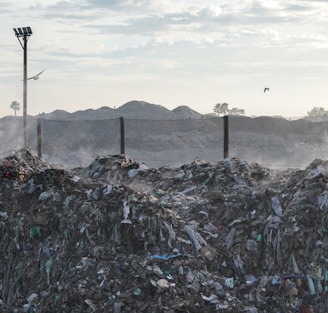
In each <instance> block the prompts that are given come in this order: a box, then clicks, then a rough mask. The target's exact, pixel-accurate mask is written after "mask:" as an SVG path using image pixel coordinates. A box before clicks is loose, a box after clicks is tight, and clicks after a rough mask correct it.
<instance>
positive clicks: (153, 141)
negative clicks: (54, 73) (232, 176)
mask: <svg viewBox="0 0 328 313" xmlns="http://www.w3.org/2000/svg"><path fill="white" fill-rule="evenodd" d="M37 120H38V119H37V118H34V117H29V118H28V131H27V133H28V147H30V149H31V151H32V153H34V154H37V153H38V149H39V148H40V147H39V146H38V145H40V142H38V134H37ZM228 123H229V124H228V128H227V129H228V130H227V129H226V128H225V127H224V119H223V118H222V117H210V118H209V117H206V118H205V117H204V118H201V119H179V120H178V119H177V120H141V119H124V124H123V125H124V129H123V130H124V132H123V137H124V138H123V141H122V119H117V118H116V119H106V120H105V119H104V120H70V121H67V120H48V119H42V120H41V125H42V126H41V152H42V158H43V159H45V160H46V161H48V162H51V163H57V164H62V165H63V166H68V167H79V166H87V165H89V164H90V163H91V162H92V161H93V160H94V159H95V157H96V156H103V155H112V154H120V153H122V143H123V144H124V153H125V154H127V155H129V156H130V157H132V158H133V159H135V160H136V161H138V162H141V163H144V164H145V165H146V166H148V167H161V166H180V165H182V164H186V163H190V162H193V161H195V160H199V159H201V160H205V161H209V162H213V163H216V162H218V161H220V160H223V159H224V158H225V155H224V144H225V141H226V140H228V149H229V150H228V156H229V157H237V158H240V159H241V160H245V161H247V162H257V163H259V164H261V165H262V166H266V167H271V168H303V167H306V166H307V165H309V164H310V162H312V161H313V160H314V159H318V158H320V159H326V156H327V152H328V151H327V148H326V147H327V143H328V135H327V129H328V121H325V120H318V119H317V120H309V119H298V120H286V119H283V118H273V117H255V118H253V117H252V118H251V117H243V116H229V119H228ZM22 127H23V125H22V119H21V118H18V117H17V118H16V117H15V118H14V117H11V118H3V119H2V120H0V136H1V140H2V149H1V154H2V155H3V156H4V155H7V154H9V153H10V152H11V151H14V150H17V149H20V148H22V146H23V138H22V133H23V129H22ZM227 131H228V133H227Z"/></svg>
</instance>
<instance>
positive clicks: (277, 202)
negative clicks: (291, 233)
mask: <svg viewBox="0 0 328 313" xmlns="http://www.w3.org/2000/svg"><path fill="white" fill-rule="evenodd" d="M271 205H272V209H273V211H274V212H275V213H276V215H278V216H281V215H282V208H281V205H280V200H279V198H278V197H272V198H271Z"/></svg>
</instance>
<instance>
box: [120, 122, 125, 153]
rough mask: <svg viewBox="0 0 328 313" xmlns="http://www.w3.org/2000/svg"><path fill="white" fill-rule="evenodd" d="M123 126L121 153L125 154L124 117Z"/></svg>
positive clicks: (121, 125)
mask: <svg viewBox="0 0 328 313" xmlns="http://www.w3.org/2000/svg"><path fill="white" fill-rule="evenodd" d="M120 127H121V154H125V131H124V117H122V116H121V117H120Z"/></svg>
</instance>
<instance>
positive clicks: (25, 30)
mask: <svg viewBox="0 0 328 313" xmlns="http://www.w3.org/2000/svg"><path fill="white" fill-rule="evenodd" d="M14 32H15V35H16V37H17V39H18V41H19V43H20V45H21V47H22V48H23V50H24V76H23V116H24V148H25V149H26V148H27V41H28V39H29V37H30V36H31V35H32V29H31V27H22V28H20V27H18V28H14ZM21 39H22V40H21Z"/></svg>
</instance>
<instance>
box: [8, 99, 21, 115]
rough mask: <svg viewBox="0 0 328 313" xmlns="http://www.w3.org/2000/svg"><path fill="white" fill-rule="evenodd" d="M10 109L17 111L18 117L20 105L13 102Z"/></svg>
mask: <svg viewBox="0 0 328 313" xmlns="http://www.w3.org/2000/svg"><path fill="white" fill-rule="evenodd" d="M10 108H11V109H13V110H14V111H15V116H16V112H17V111H19V109H20V104H19V103H18V102H17V101H16V100H15V101H13V102H11V104H10Z"/></svg>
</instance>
